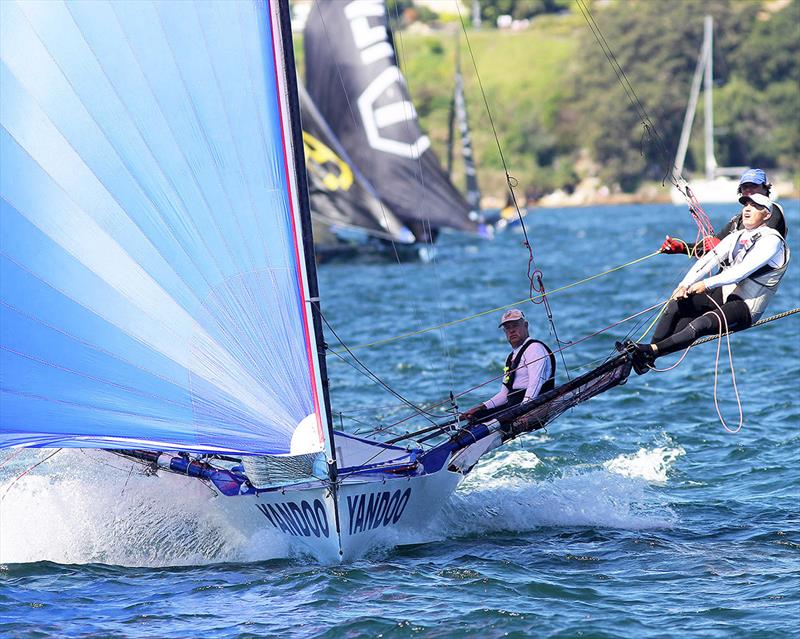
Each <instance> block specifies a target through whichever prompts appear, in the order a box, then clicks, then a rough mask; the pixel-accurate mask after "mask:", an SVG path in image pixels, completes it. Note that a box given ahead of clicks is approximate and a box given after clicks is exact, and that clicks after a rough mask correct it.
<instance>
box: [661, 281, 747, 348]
mask: <svg viewBox="0 0 800 639" xmlns="http://www.w3.org/2000/svg"><path fill="white" fill-rule="evenodd" d="M696 297H699V296H696ZM750 323H751V319H750V309H748V308H747V304H745V303H744V301H742V300H741V299H739V298H738V297H732V298H731V299H729V300H728V301H727V302H726V303H725V304H722V305H721V306H720V307H719V308H717V307H716V306H715V307H714V310H710V311H708V312H706V313H703V315H701V316H700V317H698V318H695V319H693V320H692V321H691V322H689V323H688V324H687V325H686V327H685V328H683V329H682V330H680V331H678V332H676V333H675V334H673V335H670V336H668V337H665V338H664V339H662V340H660V341H658V342H656V343H655V345H656V348H657V349H658V351H657V354H658V355H659V356H661V355H667V354H669V353H674V352H675V351H679V350H681V349H683V348H686V347H687V346H689V344H691V343H692V342H693V341H694V340H696V339H697V338H699V337H704V336H705V335H714V334H718V333H719V332H720V329H721V330H722V331H724V330H725V328H726V327H727V329H728V330H731V331H733V330H741V329H743V328H747V327H748V326H750Z"/></svg>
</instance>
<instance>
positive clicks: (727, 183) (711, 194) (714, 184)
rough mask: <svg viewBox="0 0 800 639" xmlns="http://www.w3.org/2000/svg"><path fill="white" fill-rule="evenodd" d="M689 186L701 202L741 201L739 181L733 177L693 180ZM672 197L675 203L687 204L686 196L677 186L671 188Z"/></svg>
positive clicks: (724, 202) (725, 202)
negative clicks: (738, 190)
mask: <svg viewBox="0 0 800 639" xmlns="http://www.w3.org/2000/svg"><path fill="white" fill-rule="evenodd" d="M689 187H690V188H691V189H692V193H694V195H695V197H696V198H697V199H698V200H699V202H700V204H714V203H721V204H727V203H736V202H738V201H739V195H738V194H737V193H736V190H737V189H738V188H739V182H738V180H734V179H732V178H727V177H718V178H716V179H714V180H692V181H691V182H689ZM670 197H671V199H672V203H673V204H684V205H685V204H687V202H686V198H685V197H684V196H683V194H682V193H681V192H680V191H678V189H677V188H674V187H673V188H672V189H670Z"/></svg>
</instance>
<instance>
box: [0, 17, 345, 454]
mask: <svg viewBox="0 0 800 639" xmlns="http://www.w3.org/2000/svg"><path fill="white" fill-rule="evenodd" d="M277 7H278V4H277V2H191V3H190V2H138V1H137V2H92V3H82V2H75V3H51V2H47V3H36V2H19V3H17V2H3V3H0V11H1V12H2V13H1V14H0V15H1V16H2V19H0V29H2V37H0V46H1V47H2V50H1V55H2V67H0V74H2V75H0V82H2V91H0V101H1V105H2V113H0V120H1V122H2V129H1V130H0V136H2V137H1V138H0V143H1V144H2V147H1V152H2V167H3V170H2V172H0V181H1V191H2V201H1V202H0V206H2V217H3V233H2V236H0V252H1V253H2V255H1V256H0V260H2V261H1V262H0V274H2V303H1V304H0V322H2V326H3V330H2V350H0V357H1V358H2V359H1V360H0V375H2V379H1V380H0V384H1V387H2V420H3V424H2V431H0V447H9V446H40V447H82V448H136V449H149V450H159V449H172V450H183V451H190V452H191V451H194V452H208V451H217V452H220V451H232V452H238V453H270V454H285V453H289V452H290V451H291V450H292V437H293V435H294V434H295V431H296V429H297V427H298V424H300V423H301V422H304V423H305V424H309V423H310V424H311V426H310V427H308V429H307V431H304V432H305V433H306V438H305V441H304V443H303V448H305V450H302V451H301V452H304V453H308V452H311V450H323V449H324V450H325V451H327V452H328V459H332V457H333V451H332V450H331V443H330V440H331V435H330V431H329V423H328V418H327V412H328V411H327V410H326V405H327V393H326V391H325V388H324V381H323V380H324V379H325V372H324V357H321V356H320V351H321V339H320V335H319V331H320V328H319V321H318V318H315V317H314V315H315V308H316V307H315V305H316V304H318V299H317V298H318V294H317V290H316V279H315V273H314V272H313V268H314V260H313V248H312V247H311V243H310V241H304V235H308V236H309V237H310V228H308V225H307V224H306V222H305V219H304V218H307V217H308V216H307V215H305V216H304V215H301V213H302V211H301V207H307V206H308V202H307V196H306V193H305V190H306V186H305V171H304V170H303V169H302V142H301V141H300V140H301V138H300V128H299V110H298V108H297V105H296V101H297V98H296V94H295V95H294V97H293V91H294V89H293V87H294V63H293V59H292V51H291V47H289V48H288V51H287V50H286V48H287V47H286V43H285V42H284V41H283V38H284V37H285V35H282V34H283V33H284V32H285V30H286V28H285V26H286V25H284V28H283V29H282V28H281V25H280V23H281V21H282V20H284V18H282V17H280V15H279V14H280V12H279V10H278V8H277ZM286 13H287V17H286V18H285V20H288V12H286ZM289 42H290V41H289ZM288 74H291V81H289V75H288ZM292 98H293V99H292ZM298 162H299V164H298ZM298 166H299V167H300V169H299V170H298ZM315 323H316V324H317V326H316V327H315Z"/></svg>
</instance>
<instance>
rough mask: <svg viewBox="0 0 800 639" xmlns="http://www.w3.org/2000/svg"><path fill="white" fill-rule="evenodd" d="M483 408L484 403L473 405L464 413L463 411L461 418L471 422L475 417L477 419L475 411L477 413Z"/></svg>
mask: <svg viewBox="0 0 800 639" xmlns="http://www.w3.org/2000/svg"><path fill="white" fill-rule="evenodd" d="M482 408H483V404H478V405H477V406H473V407H472V408H470V409H469V410H465V411H464V412H463V413H461V415H460V416H459V417H461V419H465V420H466V421H468V422H471V421H472V420H473V419H475V413H477V412H478V411H479V410H481V409H482Z"/></svg>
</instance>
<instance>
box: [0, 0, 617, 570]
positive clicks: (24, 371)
mask: <svg viewBox="0 0 800 639" xmlns="http://www.w3.org/2000/svg"><path fill="white" fill-rule="evenodd" d="M0 18H1V19H0V29H1V31H0V35H1V36H2V38H0V41H1V42H2V49H1V50H0V53H1V60H2V66H0V73H1V74H2V75H0V81H2V89H3V90H2V91H1V92H0V106H1V107H2V109H1V110H0V124H2V128H1V129H0V134H1V136H2V137H0V143H1V145H2V146H0V151H1V153H2V154H1V155H0V157H1V158H2V169H3V170H2V172H0V193H1V194H2V199H1V200H0V206H2V219H3V233H2V235H1V236H0V260H2V261H1V262H0V274H2V300H1V301H2V303H1V304H0V321H2V326H3V330H2V348H1V349H0V371H1V373H0V374H1V375H2V378H1V379H0V393H2V394H1V395H0V397H1V398H2V411H1V412H0V414H1V417H2V429H0V448H2V449H8V448H21V447H28V448H51V449H53V448H55V449H58V448H83V449H101V450H105V451H110V453H109V454H114V455H118V456H122V457H124V458H126V459H130V460H134V461H136V462H138V463H141V464H142V465H144V466H146V467H147V468H149V469H150V471H151V472H152V473H153V474H155V476H154V477H152V480H153V481H158V480H159V477H158V475H161V474H164V473H170V474H173V475H176V476H179V477H180V478H181V479H180V481H181V482H190V483H191V482H198V481H201V482H204V483H205V484H206V485H208V486H209V488H210V489H211V490H213V491H214V493H215V495H216V496H217V497H218V498H217V499H215V500H214V501H213V505H212V507H214V508H217V509H219V511H220V512H221V513H223V514H224V516H225V517H227V518H229V519H230V520H231V521H233V522H235V523H236V525H237V526H239V527H240V528H242V529H243V530H248V531H250V532H252V531H258V530H269V531H274V532H275V533H277V534H279V535H282V536H283V537H285V538H286V539H287V540H289V541H290V542H291V543H292V545H295V546H296V547H297V548H298V549H300V550H302V551H305V552H308V553H310V554H312V555H313V556H314V557H316V558H317V559H319V560H321V561H333V562H336V561H343V560H348V559H352V558H356V557H359V556H361V555H363V553H365V552H367V551H368V550H369V549H370V548H373V547H374V546H376V545H378V544H381V543H385V542H386V540H387V539H392V538H393V536H394V534H395V533H396V532H397V531H399V530H408V529H411V530H416V529H419V528H420V527H421V526H423V525H424V523H425V522H427V521H429V519H430V517H431V516H433V514H435V512H436V511H437V510H438V509H439V508H440V507H441V506H442V504H443V503H444V502H445V500H446V499H447V497H448V496H449V495H450V494H451V493H452V492H453V491H454V490H455V489H456V487H457V486H458V485H459V483H460V482H461V481H462V480H463V478H464V477H465V476H466V475H467V474H468V473H469V472H470V470H471V469H472V468H473V467H474V465H475V464H476V463H477V461H478V460H479V459H480V457H481V456H482V455H484V454H486V453H487V452H488V451H490V450H492V449H494V448H496V447H497V446H499V445H501V444H502V443H504V442H506V441H508V440H509V439H513V438H514V437H517V436H519V435H521V434H522V433H525V432H530V431H532V430H536V429H538V428H541V427H543V426H544V425H546V424H547V423H548V422H549V421H551V420H552V419H554V418H555V417H557V416H558V415H559V414H561V413H562V412H563V411H564V410H566V409H568V408H569V407H571V406H573V405H575V404H577V403H579V402H582V401H585V400H586V399H588V398H590V397H593V396H594V395H596V394H598V393H601V392H604V391H605V390H608V389H609V388H612V387H614V386H616V385H619V384H621V383H624V382H625V380H626V379H627V377H628V375H629V374H630V370H631V362H630V357H629V356H628V355H627V354H620V355H616V356H614V357H612V358H611V359H610V360H608V361H607V362H606V363H604V364H603V365H601V366H600V367H598V368H596V369H594V370H593V371H590V372H588V373H586V374H585V375H583V376H581V377H578V378H575V379H573V380H571V381H570V382H568V383H566V384H564V385H562V386H559V387H557V388H555V389H553V390H552V391H549V392H548V393H545V394H544V395H542V396H540V397H539V398H537V399H536V400H534V401H532V402H528V403H526V404H523V405H520V406H517V407H513V408H510V409H508V410H507V411H506V412H505V413H503V414H502V415H498V416H497V418H496V419H492V420H491V421H488V422H486V423H478V424H465V423H463V422H459V418H458V416H457V414H456V415H455V416H454V418H453V419H452V420H449V421H446V422H444V423H441V424H435V425H434V426H432V427H431V426H429V427H427V428H426V429H425V430H424V432H425V433H426V434H425V435H424V438H425V439H429V438H430V437H439V443H438V444H437V445H433V446H432V447H430V448H427V449H425V450H423V448H422V447H421V446H420V445H419V444H418V442H419V441H421V440H422V439H423V436H422V434H421V433H420V432H419V431H418V432H415V433H411V434H409V435H407V436H405V437H401V438H395V439H393V440H389V441H385V442H381V441H373V440H369V439H366V438H361V437H356V436H353V435H351V434H347V433H344V432H340V431H336V430H335V429H334V427H333V424H332V421H331V410H330V400H329V394H328V386H327V373H326V366H325V344H324V341H323V331H322V320H323V315H322V306H321V302H320V299H319V291H318V288H317V280H316V265H315V259H314V246H313V242H312V233H311V213H310V207H309V198H308V191H307V185H306V181H305V180H306V177H305V176H306V172H305V167H304V159H303V137H302V130H301V126H300V124H301V120H300V104H299V103H300V99H299V95H298V89H297V85H296V76H295V67H294V58H293V49H292V40H291V29H290V23H289V10H288V3H287V2H286V1H284V0H268V1H267V0H264V1H258V2H235V3H231V2H213V1H208V0H204V1H202V2H181V3H166V2H144V1H139V2H135V3H125V2H93V3H82V2H76V3H27V2H19V3H17V2H3V3H0ZM403 442H405V443H403Z"/></svg>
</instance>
